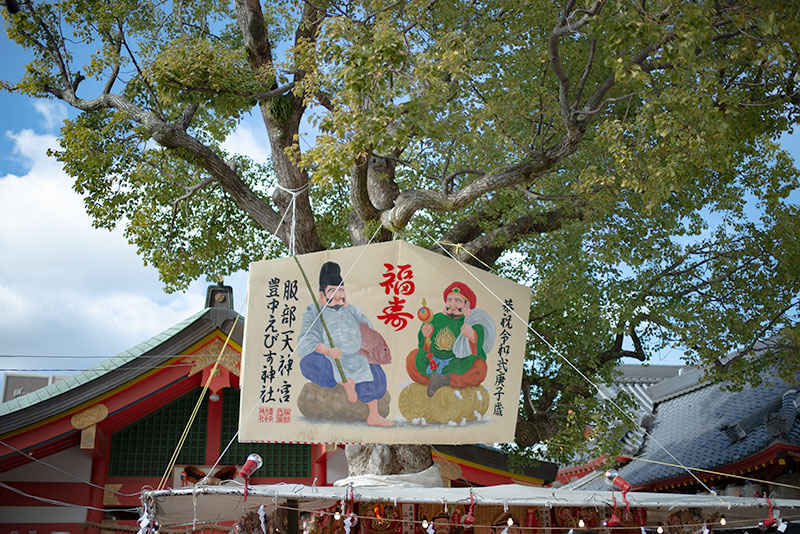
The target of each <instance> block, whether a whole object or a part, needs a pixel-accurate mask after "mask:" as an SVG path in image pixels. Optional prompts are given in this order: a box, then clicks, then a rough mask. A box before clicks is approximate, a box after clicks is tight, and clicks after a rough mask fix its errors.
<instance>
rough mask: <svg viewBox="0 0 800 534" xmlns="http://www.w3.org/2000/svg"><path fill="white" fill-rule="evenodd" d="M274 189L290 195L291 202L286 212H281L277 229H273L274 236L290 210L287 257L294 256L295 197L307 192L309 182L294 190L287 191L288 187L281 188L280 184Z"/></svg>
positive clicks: (295, 227)
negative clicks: (281, 215) (290, 221)
mask: <svg viewBox="0 0 800 534" xmlns="http://www.w3.org/2000/svg"><path fill="white" fill-rule="evenodd" d="M275 187H276V188H277V189H280V190H281V191H284V192H286V193H289V194H290V195H292V200H291V201H289V205H288V206H287V207H286V211H284V212H283V217H282V218H281V221H280V222H279V223H278V228H276V229H275V232H273V233H274V234H277V232H278V229H279V228H280V227H281V224H282V223H283V220H284V219H285V218H286V214H287V213H289V210H290V209H291V210H292V223H291V226H290V227H289V245H288V247H289V256H295V255H296V254H297V252H296V247H295V235H296V229H297V195H299V194H301V193H303V192H304V191H306V190H308V187H309V182H306V183H305V185H303V186H301V187H298V188H296V189H289V188H288V187H283V186H282V185H281V184H276V185H275Z"/></svg>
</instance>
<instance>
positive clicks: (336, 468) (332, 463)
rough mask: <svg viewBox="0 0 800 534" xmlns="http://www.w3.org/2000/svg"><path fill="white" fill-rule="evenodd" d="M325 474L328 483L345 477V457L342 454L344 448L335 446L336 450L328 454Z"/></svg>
mask: <svg viewBox="0 0 800 534" xmlns="http://www.w3.org/2000/svg"><path fill="white" fill-rule="evenodd" d="M325 476H326V477H327V478H328V484H333V483H334V482H336V481H337V480H341V479H343V478H347V458H346V457H345V455H344V449H341V448H337V449H336V452H334V453H333V454H331V455H330V456H328V468H327V472H326V473H325Z"/></svg>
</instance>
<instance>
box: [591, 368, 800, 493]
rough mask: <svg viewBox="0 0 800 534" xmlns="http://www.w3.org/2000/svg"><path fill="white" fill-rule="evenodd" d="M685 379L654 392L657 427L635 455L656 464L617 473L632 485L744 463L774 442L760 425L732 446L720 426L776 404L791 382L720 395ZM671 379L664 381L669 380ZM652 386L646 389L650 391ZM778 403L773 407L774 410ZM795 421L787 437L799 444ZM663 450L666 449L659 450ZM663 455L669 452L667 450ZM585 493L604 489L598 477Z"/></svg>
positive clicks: (799, 428)
mask: <svg viewBox="0 0 800 534" xmlns="http://www.w3.org/2000/svg"><path fill="white" fill-rule="evenodd" d="M687 378H689V377H687V376H686V375H682V376H680V377H676V379H672V380H674V381H676V382H678V383H677V384H672V385H670V384H666V385H665V384H664V383H663V382H662V383H661V384H658V387H657V391H656V394H658V395H660V396H661V400H660V402H657V403H656V406H655V414H656V423H655V425H654V426H653V427H652V428H651V429H650V437H646V438H645V441H644V444H643V447H642V449H641V451H640V452H639V454H638V456H639V457H641V458H644V459H647V460H651V461H654V462H662V463H664V464H676V466H672V465H661V464H658V463H649V462H643V461H636V460H634V461H632V462H630V463H629V464H627V465H626V466H624V467H622V468H621V469H620V470H619V472H620V474H621V475H622V476H623V477H624V478H625V479H626V480H627V481H628V482H630V483H631V484H634V485H637V484H644V483H648V482H654V481H658V480H663V479H669V478H673V477H677V476H681V475H684V474H686V471H685V470H684V469H683V468H681V467H679V466H677V464H683V465H685V466H687V467H696V468H702V469H714V468H718V467H721V466H724V465H727V464H730V463H734V462H736V461H738V460H742V459H745V458H747V457H749V456H751V455H753V454H754V453H756V452H758V451H760V450H762V449H763V448H765V447H766V446H767V445H769V444H770V443H771V442H772V441H774V440H775V438H774V437H773V436H771V435H770V434H769V433H768V432H767V430H766V425H765V424H764V422H763V421H761V422H759V423H758V424H757V425H756V426H755V427H754V428H753V429H752V430H751V431H750V432H749V433H747V435H746V436H744V438H743V439H741V440H739V441H737V442H735V443H731V441H730V440H729V439H728V436H727V434H726V432H725V431H724V430H723V429H722V428H723V426H724V425H734V424H737V423H738V422H740V421H741V420H742V419H743V418H745V417H747V416H748V415H750V414H753V413H754V412H757V411H758V410H760V409H762V408H763V407H764V406H765V405H767V404H770V403H772V402H775V401H776V399H778V400H781V396H782V395H783V394H784V393H785V392H786V391H787V389H788V388H789V387H790V386H793V384H787V383H783V382H779V383H777V384H774V385H764V386H761V387H757V388H746V389H745V390H743V391H739V392H732V391H723V390H722V388H721V386H720V385H719V384H711V385H709V384H703V383H700V382H698V381H697V378H699V374H698V375H695V376H694V378H695V381H694V383H691V381H690V380H687ZM668 381H671V380H665V381H664V382H668ZM652 389H653V388H651V391H652ZM778 406H780V404H778V405H776V409H777V408H778ZM799 438H800V422H798V421H795V423H794V425H793V426H792V429H791V432H790V433H789V436H788V438H785V439H790V440H793V441H795V442H799V443H800V439H799ZM664 449H666V451H665V450H664ZM667 451H668V452H667ZM583 487H584V488H585V489H601V488H604V487H605V481H604V480H603V479H602V478H599V479H595V480H593V481H589V482H587V483H586V485H585V486H583Z"/></svg>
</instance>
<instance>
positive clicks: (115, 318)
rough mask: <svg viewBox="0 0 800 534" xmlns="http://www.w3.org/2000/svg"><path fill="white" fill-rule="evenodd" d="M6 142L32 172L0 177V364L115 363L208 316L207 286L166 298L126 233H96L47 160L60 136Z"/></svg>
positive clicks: (23, 135)
mask: <svg viewBox="0 0 800 534" xmlns="http://www.w3.org/2000/svg"><path fill="white" fill-rule="evenodd" d="M7 136H8V138H9V139H11V141H12V143H13V146H14V153H15V154H16V155H17V156H18V157H19V158H20V159H21V161H22V163H23V165H24V167H25V169H26V172H25V173H24V175H22V176H15V175H9V174H5V175H3V174H0V250H1V251H2V256H3V259H4V261H2V262H0V299H1V300H0V301H2V302H3V306H1V307H0V354H2V355H20V354H22V355H26V354H27V355H46V354H59V355H103V356H112V355H114V354H116V353H118V352H120V351H122V350H124V349H126V348H129V347H131V346H133V345H135V344H137V343H139V342H140V341H143V340H145V339H147V338H149V337H150V336H152V335H155V334H157V333H159V332H161V331H163V330H165V329H167V328H169V327H170V326H172V325H173V324H175V323H177V322H179V321H181V320H183V319H185V318H186V317H188V316H190V315H192V314H193V313H196V312H197V311H199V310H200V309H202V306H203V304H204V296H205V286H206V284H205V282H203V281H200V282H197V283H195V284H193V285H192V286H191V288H190V289H189V291H187V292H186V293H185V294H180V293H179V294H172V295H166V294H165V293H163V291H162V284H161V283H160V281H159V280H158V276H157V273H156V272H155V270H154V269H153V268H150V267H147V268H146V267H144V266H143V265H142V261H141V259H140V258H139V257H138V256H137V255H136V251H135V248H134V247H132V246H131V245H129V244H128V243H126V241H125V239H124V237H123V236H122V232H121V231H119V230H115V231H114V232H108V231H105V230H97V229H94V228H92V226H91V221H90V219H89V217H88V216H87V215H86V213H85V212H84V210H83V205H82V200H81V198H80V197H79V196H78V195H77V194H76V193H75V192H74V191H72V189H71V185H72V181H71V179H70V177H69V176H67V175H66V174H65V173H64V172H63V170H62V169H61V168H60V165H59V164H58V162H57V161H55V160H54V159H53V158H48V157H47V156H46V155H45V151H46V149H47V147H52V146H55V143H56V139H55V138H54V137H53V136H50V135H39V134H36V133H34V132H33V131H30V130H23V131H20V132H16V133H8V134H7ZM4 363H5V364H6V365H5V366H4V367H7V363H8V362H4ZM16 363H17V364H18V363H19V361H17V362H16ZM77 363H78V364H82V365H83V366H84V367H86V366H88V365H89V364H91V363H92V362H90V361H86V360H82V361H78V362H77ZM67 364H68V363H67V361H63V362H62V361H61V360H59V361H58V363H54V361H53V360H47V361H44V360H40V359H33V358H31V359H29V361H27V362H26V367H27V368H30V369H43V368H45V367H53V366H55V367H63V366H64V365H67ZM73 365H75V364H73Z"/></svg>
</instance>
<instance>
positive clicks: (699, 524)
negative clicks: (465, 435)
mask: <svg viewBox="0 0 800 534" xmlns="http://www.w3.org/2000/svg"><path fill="white" fill-rule="evenodd" d="M359 502H360V503H363V504H370V505H371V504H374V503H366V502H362V501H359ZM342 504H344V500H343V501H342ZM275 506H276V507H277V508H280V509H282V510H287V511H297V512H298V513H302V512H308V511H307V510H301V509H300V507H298V506H288V505H282V504H277V505H275ZM336 506H337V508H338V507H339V505H338V504H337V505H336ZM489 506H498V505H496V504H495V505H489ZM579 507H580V506H577V505H576V506H568V507H567V508H579ZM539 508H548V509H550V508H552V506H541V507H539ZM604 508H606V507H605V506H604V507H602V508H601V507H595V508H594V509H595V510H596V511H600V510H601V509H604ZM369 509H372V508H369ZM313 514H315V515H317V516H325V517H330V518H333V519H334V520H337V521H338V520H344V519H345V518H347V517H348V516H351V517H355V518H356V519H358V520H359V521H360V520H362V519H365V520H374V519H378V520H381V521H390V522H396V523H400V524H411V525H419V526H420V527H422V528H423V529H424V528H425V527H426V526H427V525H429V524H431V520H429V519H403V518H402V517H397V518H391V517H381V518H379V517H376V516H373V515H360V514H355V513H354V512H352V511H351V512H350V513H348V514H341V513H340V512H339V511H338V510H337V511H330V510H325V509H323V510H315V511H313ZM337 514H338V515H340V519H336V518H335V516H336V515H337ZM783 519H784V520H797V519H800V513H798V514H793V515H787V516H785V517H783ZM753 521H754V519H736V520H730V519H728V520H727V521H726V524H727V528H729V529H733V528H746V527H750V526H754V523H753ZM437 524H440V525H442V526H448V527H464V526H465V525H464V524H463V523H452V522H437ZM514 524H515V525H516V526H518V527H520V528H524V529H525V530H535V531H539V530H552V529H554V528H556V529H557V528H559V527H557V526H554V525H549V526H547V525H536V526H523V525H522V524H518V523H517V522H514ZM709 525H710V526H714V525H721V526H722V523H721V522H720V521H719V519H717V520H715V521H696V522H686V523H668V524H664V523H659V524H656V525H652V524H651V525H647V524H645V525H636V526H635V527H632V526H630V525H625V526H611V527H603V528H604V529H606V528H607V529H609V530H625V531H629V530H631V529H632V528H644V529H646V530H653V531H655V530H656V529H657V528H658V527H659V526H661V527H662V528H663V529H664V530H666V531H670V532H675V530H676V529H678V530H686V529H689V528H694V529H695V531H699V530H700V529H702V528H703V527H704V526H709ZM734 525H738V526H734ZM756 525H757V523H756ZM467 526H469V527H471V528H488V529H493V528H496V527H497V525H490V524H479V523H475V524H472V525H467ZM598 526H599V525H598ZM560 528H570V527H568V526H564V527H560Z"/></svg>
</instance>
